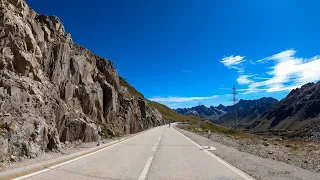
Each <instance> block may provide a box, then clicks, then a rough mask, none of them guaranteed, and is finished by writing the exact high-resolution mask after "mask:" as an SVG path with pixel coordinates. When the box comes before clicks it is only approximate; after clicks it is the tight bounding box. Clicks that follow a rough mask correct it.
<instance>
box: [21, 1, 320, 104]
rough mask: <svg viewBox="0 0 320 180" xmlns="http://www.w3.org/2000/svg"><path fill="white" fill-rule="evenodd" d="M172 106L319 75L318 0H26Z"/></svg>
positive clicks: (249, 95)
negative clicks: (61, 23)
mask: <svg viewBox="0 0 320 180" xmlns="http://www.w3.org/2000/svg"><path fill="white" fill-rule="evenodd" d="M27 2H28V4H29V5H30V6H31V7H32V8H34V9H35V10H36V11H37V12H38V13H40V14H47V15H56V16H58V17H59V18H60V19H61V20H62V22H63V23H64V26H65V29H66V31H67V32H69V33H71V35H72V39H73V41H74V42H76V43H78V44H80V45H82V46H85V47H87V48H88V49H90V50H91V51H93V52H94V53H96V54H98V55H100V56H102V57H105V58H107V59H110V60H111V61H113V62H114V64H115V66H116V68H117V70H118V72H119V74H120V75H121V76H123V77H124V78H125V79H127V81H128V82H129V83H130V84H132V85H133V86H134V87H136V88H137V89H138V90H139V91H140V92H142V93H143V94H144V95H145V96H146V97H147V98H149V99H152V100H155V101H158V102H161V103H164V104H166V105H168V106H170V107H171V108H177V107H190V106H194V105H198V104H199V103H200V102H201V103H202V104H204V105H207V106H209V105H218V104H220V103H222V104H231V103H232V102H231V101H230V100H231V95H230V93H231V88H232V85H233V84H235V85H236V87H237V89H238V93H239V95H238V98H239V99H255V98H260V97H263V96H272V97H275V98H277V99H281V98H283V97H285V96H286V95H287V94H288V92H289V91H290V90H291V89H292V88H296V87H299V86H301V85H302V84H304V83H307V82H316V81H318V80H319V79H320V59H319V57H318V55H320V52H319V51H320V48H319V42H320V35H319V32H320V23H319V19H320V11H319V10H318V7H319V6H320V1H317V0H308V1H304V0H281V1H279V0H268V1H258V0H242V1H238V0H221V1H218V0H197V1H195V0H163V1H155V0H136V1H132V0H91V1H82V0H77V1H75V0H68V1H66V0H63V1H62V0H55V1H54V3H53V2H49V1H39V0H27Z"/></svg>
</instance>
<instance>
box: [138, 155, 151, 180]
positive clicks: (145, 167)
mask: <svg viewBox="0 0 320 180" xmlns="http://www.w3.org/2000/svg"><path fill="white" fill-rule="evenodd" d="M152 160H153V157H149V159H148V161H147V164H146V165H145V166H144V168H143V171H142V173H141V174H140V177H139V180H145V179H146V178H147V174H148V171H149V169H150V166H151V163H152Z"/></svg>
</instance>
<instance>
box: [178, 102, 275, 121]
mask: <svg viewBox="0 0 320 180" xmlns="http://www.w3.org/2000/svg"><path fill="white" fill-rule="evenodd" d="M277 102H279V101H278V100H277V99H274V98H271V97H268V98H266V97H263V98H261V99H256V100H243V99H241V100H240V101H239V102H238V103H237V114H238V120H239V124H241V126H244V125H250V122H251V121H252V120H254V119H255V118H257V117H260V116H261V114H262V113H264V112H265V111H266V110H268V109H269V108H270V107H271V106H272V105H274V104H275V103H277ZM233 109H234V106H224V105H222V104H220V105H219V106H216V107H215V106H210V107H206V106H204V105H200V106H195V107H191V108H179V109H176V110H175V111H176V112H178V113H180V114H184V115H193V116H197V117H200V118H203V119H207V120H210V121H212V122H214V123H217V124H222V125H226V126H233V124H234V115H233V114H234V113H233ZM242 121H243V123H242Z"/></svg>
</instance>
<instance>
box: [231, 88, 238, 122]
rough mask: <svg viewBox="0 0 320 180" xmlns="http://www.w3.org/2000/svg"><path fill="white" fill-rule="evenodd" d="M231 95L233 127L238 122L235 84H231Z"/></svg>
mask: <svg viewBox="0 0 320 180" xmlns="http://www.w3.org/2000/svg"><path fill="white" fill-rule="evenodd" d="M231 94H232V95H233V99H232V101H233V123H234V127H237V126H238V124H239V120H238V106H237V103H238V100H237V94H238V93H237V89H236V87H235V85H233V87H232V93H231Z"/></svg>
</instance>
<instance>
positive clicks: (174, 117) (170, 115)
mask: <svg viewBox="0 0 320 180" xmlns="http://www.w3.org/2000/svg"><path fill="white" fill-rule="evenodd" d="M120 84H121V85H122V86H124V87H126V88H127V89H128V91H129V93H130V94H131V95H132V96H135V97H138V98H139V97H140V98H144V96H143V94H141V93H140V92H139V91H138V90H136V89H135V88H134V87H133V86H131V85H130V84H129V83H128V82H127V81H126V80H125V79H124V78H122V77H120ZM147 104H148V105H149V106H151V107H153V108H155V109H157V110H159V112H160V113H161V115H162V117H163V118H164V119H165V120H169V121H185V120H200V118H197V117H194V116H184V115H181V114H178V113H176V112H175V111H174V110H172V109H170V108H169V107H167V106H166V105H163V104H160V103H158V102H154V101H147Z"/></svg>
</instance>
